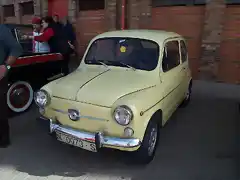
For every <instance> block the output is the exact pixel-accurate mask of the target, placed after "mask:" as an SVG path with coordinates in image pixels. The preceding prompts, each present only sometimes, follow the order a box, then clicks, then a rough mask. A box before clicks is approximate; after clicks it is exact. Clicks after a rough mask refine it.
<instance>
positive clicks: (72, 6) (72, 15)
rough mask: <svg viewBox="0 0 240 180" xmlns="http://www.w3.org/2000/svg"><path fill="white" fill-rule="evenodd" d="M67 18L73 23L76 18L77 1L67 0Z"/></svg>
mask: <svg viewBox="0 0 240 180" xmlns="http://www.w3.org/2000/svg"><path fill="white" fill-rule="evenodd" d="M68 18H69V20H70V21H71V23H73V24H75V23H76V20H77V2H76V0H68Z"/></svg>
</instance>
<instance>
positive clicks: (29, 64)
mask: <svg viewBox="0 0 240 180" xmlns="http://www.w3.org/2000/svg"><path fill="white" fill-rule="evenodd" d="M6 25H7V26H8V27H9V28H10V29H11V31H12V33H13V35H14V37H15V38H16V39H17V41H18V42H19V43H20V44H21V46H22V48H23V55H22V56H21V57H19V58H18V59H17V61H16V62H15V64H14V65H13V66H12V68H11V70H10V72H9V89H8V92H7V104H8V107H9V109H10V110H11V111H12V112H14V113H21V112H24V111H26V110H28V109H29V107H30V106H31V104H32V102H33V96H34V91H35V90H37V89H38V88H40V87H41V86H43V85H44V84H46V83H48V82H49V81H52V80H54V79H56V78H59V77H62V76H63V74H62V60H63V58H62V55H61V54H60V53H51V52H49V53H33V51H32V47H33V43H32V40H22V39H21V36H22V35H23V34H29V33H30V34H31V33H32V31H33V29H32V26H31V25H20V24H6Z"/></svg>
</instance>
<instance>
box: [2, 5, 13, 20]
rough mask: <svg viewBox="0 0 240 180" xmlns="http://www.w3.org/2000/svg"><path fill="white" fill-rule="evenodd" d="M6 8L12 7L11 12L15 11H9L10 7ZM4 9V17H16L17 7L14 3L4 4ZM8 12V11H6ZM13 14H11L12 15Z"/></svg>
mask: <svg viewBox="0 0 240 180" xmlns="http://www.w3.org/2000/svg"><path fill="white" fill-rule="evenodd" d="M6 8H11V12H13V13H9V11H8V10H9V9H8V10H6ZM2 10H3V17H4V18H8V17H15V16H16V15H15V7H14V4H8V5H3V6H2ZM12 10H13V11H12ZM6 12H7V13H6ZM10 14H11V15H10Z"/></svg>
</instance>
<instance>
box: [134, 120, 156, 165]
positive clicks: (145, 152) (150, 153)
mask: <svg viewBox="0 0 240 180" xmlns="http://www.w3.org/2000/svg"><path fill="white" fill-rule="evenodd" d="M154 129H155V130H154ZM159 132H160V126H159V123H158V121H157V120H156V119H152V120H150V122H149V123H148V126H147V129H146V131H145V135H144V138H143V142H142V144H141V147H140V148H139V149H138V150H137V151H136V152H134V156H133V157H134V162H136V163H138V164H149V163H150V162H151V161H152V160H153V159H154V156H155V152H156V149H157V146H158V141H159ZM153 133H156V134H155V135H153ZM153 136H155V140H153ZM150 139H152V140H150ZM151 143H154V145H153V147H150V144H151Z"/></svg>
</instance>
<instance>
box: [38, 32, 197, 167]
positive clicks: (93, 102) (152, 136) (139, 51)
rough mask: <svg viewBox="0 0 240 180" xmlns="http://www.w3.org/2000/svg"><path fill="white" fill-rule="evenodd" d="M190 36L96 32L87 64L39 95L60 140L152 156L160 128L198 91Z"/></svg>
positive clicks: (143, 158)
mask: <svg viewBox="0 0 240 180" xmlns="http://www.w3.org/2000/svg"><path fill="white" fill-rule="evenodd" d="M191 87H192V77H191V72H190V69H189V65H188V53H187V47H186V42H185V40H184V38H183V37H182V36H180V35H179V34H176V33H173V32H166V31H157V30H124V31H111V32H106V33H103V34H100V35H98V36H96V37H95V38H93V39H92V40H91V42H90V43H89V46H88V47H87V50H86V52H85V54H84V56H83V59H82V62H81V64H80V66H79V67H78V68H77V69H76V70H75V71H74V72H72V73H71V74H69V75H67V76H65V77H62V78H60V79H57V80H54V81H52V82H50V83H48V84H47V85H45V86H43V87H42V88H41V89H40V90H39V91H37V92H36V93H35V102H36V104H37V105H38V107H39V111H40V114H41V118H42V119H45V120H48V121H49V122H50V123H49V124H50V125H49V126H50V133H52V134H54V137H55V135H56V138H57V139H58V140H59V141H62V142H64V143H67V144H70V145H73V146H77V147H80V148H82V149H85V150H89V151H92V152H97V151H99V150H100V149H101V148H114V149H118V150H122V151H129V152H132V154H133V155H134V156H132V157H135V160H137V161H138V162H139V163H149V162H151V161H152V159H153V157H154V154H155V151H156V148H157V143H158V139H159V132H160V129H161V128H162V127H163V126H164V125H165V124H166V122H167V121H168V120H169V119H170V117H171V115H172V114H173V113H174V111H176V109H177V108H178V107H179V106H180V105H183V106H185V105H187V104H188V102H189V100H190V96H191Z"/></svg>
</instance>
